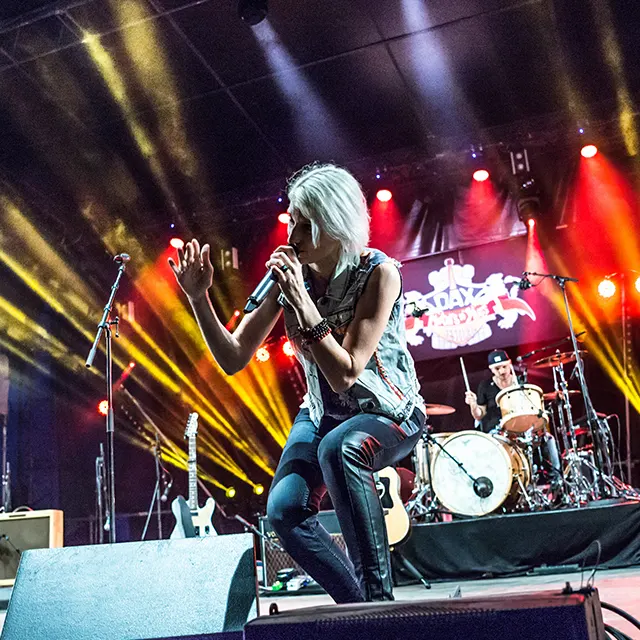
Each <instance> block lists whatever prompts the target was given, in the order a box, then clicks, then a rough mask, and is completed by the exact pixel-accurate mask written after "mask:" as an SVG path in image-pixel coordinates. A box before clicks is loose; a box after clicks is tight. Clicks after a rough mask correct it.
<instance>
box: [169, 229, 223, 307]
mask: <svg viewBox="0 0 640 640" xmlns="http://www.w3.org/2000/svg"><path fill="white" fill-rule="evenodd" d="M210 252H211V247H210V246H209V245H208V244H205V245H203V247H202V250H201V249H200V243H199V242H198V241H197V240H191V242H187V243H186V244H185V245H184V248H183V249H178V263H177V264H176V262H175V261H174V260H173V258H169V266H170V267H171V269H172V271H173V274H174V275H175V277H176V280H177V281H178V284H179V285H180V287H181V288H182V290H183V291H184V292H185V293H186V294H187V296H188V297H189V299H190V300H198V299H200V298H202V297H203V296H204V295H205V294H206V293H207V289H209V287H211V285H212V284H213V265H212V264H211V256H210Z"/></svg>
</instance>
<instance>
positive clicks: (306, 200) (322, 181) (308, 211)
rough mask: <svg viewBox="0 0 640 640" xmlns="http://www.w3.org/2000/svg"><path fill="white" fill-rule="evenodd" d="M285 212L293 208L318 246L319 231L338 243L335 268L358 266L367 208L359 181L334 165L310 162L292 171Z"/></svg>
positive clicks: (366, 231)
mask: <svg viewBox="0 0 640 640" xmlns="http://www.w3.org/2000/svg"><path fill="white" fill-rule="evenodd" d="M287 195H288V197H289V203H290V204H289V213H291V212H292V211H293V210H295V211H297V212H298V213H299V214H300V215H301V216H303V217H305V218H306V219H307V220H309V222H310V223H311V238H312V240H313V244H314V246H317V245H318V241H319V239H320V231H321V230H322V231H324V232H325V233H326V234H327V235H328V236H329V237H331V238H333V239H334V240H337V241H338V242H340V246H341V249H342V250H341V252H340V258H339V260H338V265H337V267H336V273H339V272H340V271H341V270H342V269H343V268H345V267H346V266H348V265H354V266H355V265H358V264H359V263H360V254H361V253H362V251H363V250H364V248H365V247H366V246H367V243H368V242H369V210H368V208H367V201H366V199H365V197H364V193H363V192H362V187H361V186H360V183H359V182H358V181H357V180H356V179H355V178H354V177H353V175H351V173H349V172H348V171H347V170H346V169H343V168H342V167H338V166H336V165H334V164H311V165H308V166H306V167H303V168H302V169H300V171H298V172H297V173H294V174H293V176H291V178H290V180H289V186H288V188H287Z"/></svg>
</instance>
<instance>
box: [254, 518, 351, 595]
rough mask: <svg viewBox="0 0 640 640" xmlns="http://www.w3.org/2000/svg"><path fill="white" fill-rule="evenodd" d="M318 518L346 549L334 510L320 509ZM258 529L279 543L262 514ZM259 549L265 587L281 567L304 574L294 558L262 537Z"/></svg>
mask: <svg viewBox="0 0 640 640" xmlns="http://www.w3.org/2000/svg"><path fill="white" fill-rule="evenodd" d="M318 520H319V522H320V524H321V525H322V526H323V527H324V528H325V529H326V530H327V531H328V532H329V533H330V534H331V537H332V538H333V541H334V542H335V543H336V544H337V545H338V546H339V547H340V548H341V549H342V550H343V551H345V550H346V544H345V541H344V538H343V537H342V533H341V532H340V524H339V522H338V517H337V516H336V512H335V511H320V512H319V513H318ZM259 526H260V531H261V532H262V533H263V534H264V535H265V536H266V537H267V538H269V539H270V540H273V541H274V542H277V543H278V544H280V540H279V539H278V536H277V535H276V532H275V531H274V530H273V529H272V528H271V525H270V524H269V520H268V519H267V518H266V516H262V517H261V518H260V522H259ZM260 549H261V553H262V576H261V578H262V584H263V585H264V586H265V587H270V586H271V585H272V584H273V583H274V582H275V581H276V576H277V575H278V571H281V570H282V569H291V568H294V569H297V570H298V571H299V572H300V574H305V573H306V571H305V570H304V569H303V568H302V567H301V566H300V565H299V564H297V563H296V562H294V560H293V559H292V558H291V556H290V555H289V554H288V553H287V552H286V551H280V550H279V549H277V548H274V547H272V546H271V545H269V544H267V543H266V542H265V541H264V538H262V539H261V540H260Z"/></svg>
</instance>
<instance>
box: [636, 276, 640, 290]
mask: <svg viewBox="0 0 640 640" xmlns="http://www.w3.org/2000/svg"><path fill="white" fill-rule="evenodd" d="M636 291H637V292H638V293H640V276H638V277H637V278H636Z"/></svg>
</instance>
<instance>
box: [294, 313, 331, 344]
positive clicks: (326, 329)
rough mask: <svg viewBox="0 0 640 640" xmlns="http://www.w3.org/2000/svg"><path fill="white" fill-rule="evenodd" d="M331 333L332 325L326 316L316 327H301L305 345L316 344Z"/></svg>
mask: <svg viewBox="0 0 640 640" xmlns="http://www.w3.org/2000/svg"><path fill="white" fill-rule="evenodd" d="M330 333H331V327H330V326H329V323H328V322H327V319H326V318H323V319H322V320H321V321H320V322H318V324H317V325H316V326H315V327H312V328H311V329H300V334H301V335H302V340H303V341H304V344H305V345H310V344H314V343H316V342H320V341H322V340H324V339H325V338H326V337H327V336H328V335H329V334H330Z"/></svg>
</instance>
